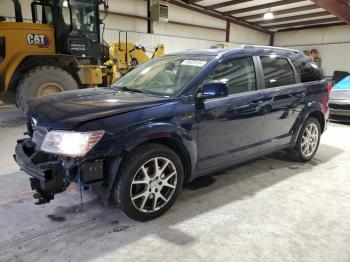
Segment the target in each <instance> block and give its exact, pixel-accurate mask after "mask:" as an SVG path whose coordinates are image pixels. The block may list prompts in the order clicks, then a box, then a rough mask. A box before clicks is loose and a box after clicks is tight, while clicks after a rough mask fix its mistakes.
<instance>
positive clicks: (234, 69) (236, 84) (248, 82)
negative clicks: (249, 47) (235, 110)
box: [209, 57, 256, 94]
mask: <svg viewBox="0 0 350 262" xmlns="http://www.w3.org/2000/svg"><path fill="white" fill-rule="evenodd" d="M209 79H210V80H219V81H222V82H226V83H227V84H228V87H229V93H230V94H238V93H243V92H249V91H254V90H256V77H255V67H254V61H253V58H252V57H242V58H235V59H232V60H228V61H224V62H222V63H221V64H219V65H217V67H216V68H215V69H214V70H213V72H212V73H211V74H210V76H209Z"/></svg>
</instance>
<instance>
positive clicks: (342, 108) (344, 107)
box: [329, 103, 350, 110]
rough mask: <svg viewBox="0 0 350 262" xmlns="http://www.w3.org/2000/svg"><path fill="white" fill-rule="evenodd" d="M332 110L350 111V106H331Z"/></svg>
mask: <svg viewBox="0 0 350 262" xmlns="http://www.w3.org/2000/svg"><path fill="white" fill-rule="evenodd" d="M329 108H331V109H340V110H350V104H332V103H330V104H329Z"/></svg>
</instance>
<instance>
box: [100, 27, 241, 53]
mask: <svg viewBox="0 0 350 262" xmlns="http://www.w3.org/2000/svg"><path fill="white" fill-rule="evenodd" d="M121 38H122V39H121V40H122V41H125V35H124V34H122V35H121ZM104 39H105V41H107V42H108V43H110V42H116V41H118V40H119V31H118V30H115V29H105V32H104ZM128 41H129V42H132V43H135V44H142V45H143V46H144V47H145V48H146V50H147V51H149V50H151V49H154V48H155V47H156V46H157V44H159V43H163V44H164V45H165V52H166V53H172V52H179V51H184V50H188V49H205V48H211V47H215V46H216V45H217V44H219V43H222V41H209V40H201V39H192V38H185V37H176V36H166V35H156V34H146V33H137V32H128ZM239 46H240V44H236V43H230V44H229V47H239Z"/></svg>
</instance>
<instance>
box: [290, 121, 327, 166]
mask: <svg viewBox="0 0 350 262" xmlns="http://www.w3.org/2000/svg"><path fill="white" fill-rule="evenodd" d="M320 138H321V125H320V122H319V121H318V120H317V119H316V118H314V117H309V118H307V119H306V121H305V122H304V124H303V126H302V127H301V130H300V133H299V136H298V140H297V142H296V144H295V146H294V147H293V148H291V149H289V150H288V155H289V157H290V158H292V159H293V160H295V161H298V162H307V161H309V160H311V159H312V158H313V157H314V156H315V154H316V152H317V149H318V146H319V145H320Z"/></svg>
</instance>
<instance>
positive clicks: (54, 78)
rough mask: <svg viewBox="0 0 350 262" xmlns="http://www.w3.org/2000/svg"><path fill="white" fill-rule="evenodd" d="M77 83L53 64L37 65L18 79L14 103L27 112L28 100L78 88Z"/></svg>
mask: <svg viewBox="0 0 350 262" xmlns="http://www.w3.org/2000/svg"><path fill="white" fill-rule="evenodd" d="M78 88H79V86H78V83H77V81H76V80H75V79H74V77H73V76H72V75H70V74H69V73H68V72H66V71H64V70H63V69H61V68H59V67H55V66H38V67H35V68H33V69H31V70H29V71H28V72H26V73H25V74H24V75H23V77H22V79H21V80H20V81H19V83H18V86H17V93H16V104H17V107H18V108H19V109H21V110H22V111H24V112H27V109H28V108H27V102H28V100H30V99H32V98H35V97H39V96H45V95H49V94H54V93H59V92H63V91H68V90H75V89H78Z"/></svg>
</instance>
